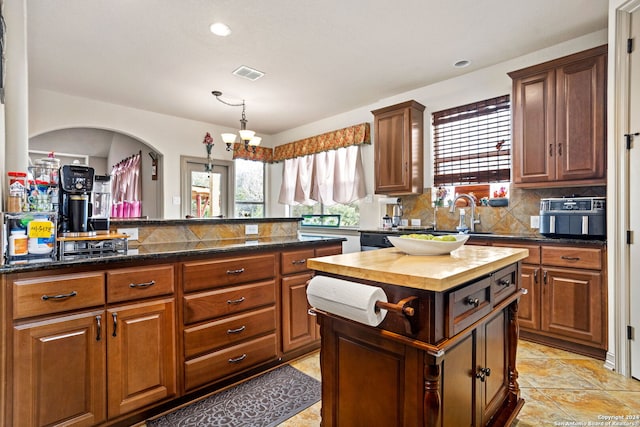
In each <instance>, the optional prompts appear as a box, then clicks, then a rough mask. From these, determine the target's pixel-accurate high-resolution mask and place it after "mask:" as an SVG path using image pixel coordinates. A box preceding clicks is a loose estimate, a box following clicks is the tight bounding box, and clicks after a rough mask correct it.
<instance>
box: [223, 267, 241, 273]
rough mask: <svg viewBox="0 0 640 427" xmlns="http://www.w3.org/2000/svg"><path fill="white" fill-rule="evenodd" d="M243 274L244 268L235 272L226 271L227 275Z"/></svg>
mask: <svg viewBox="0 0 640 427" xmlns="http://www.w3.org/2000/svg"><path fill="white" fill-rule="evenodd" d="M241 273H244V268H239V269H237V270H227V274H241Z"/></svg>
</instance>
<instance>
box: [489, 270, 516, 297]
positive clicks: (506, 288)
mask: <svg viewBox="0 0 640 427" xmlns="http://www.w3.org/2000/svg"><path fill="white" fill-rule="evenodd" d="M517 273H518V269H517V268H516V266H515V265H510V266H509V267H506V268H503V269H502V270H499V271H496V272H495V273H493V280H492V281H491V294H492V295H493V304H494V305H495V304H498V303H499V302H500V301H502V300H504V299H505V298H507V297H508V296H509V295H512V294H514V293H515V291H516V290H518V277H517Z"/></svg>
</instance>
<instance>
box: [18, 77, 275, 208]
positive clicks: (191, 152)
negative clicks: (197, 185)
mask: <svg viewBox="0 0 640 427" xmlns="http://www.w3.org/2000/svg"><path fill="white" fill-rule="evenodd" d="M212 102H215V99H212ZM69 128H97V129H106V130H112V131H116V132H119V133H122V134H124V135H127V136H129V137H131V138H133V139H136V140H139V141H142V142H143V143H144V144H146V145H147V146H148V147H150V148H152V149H153V150H154V151H156V152H158V153H162V155H163V156H162V161H161V163H160V165H159V167H160V170H161V172H162V173H163V178H164V181H163V183H164V191H163V193H162V194H163V196H164V197H163V198H164V200H163V202H162V207H163V210H164V212H163V216H164V217H165V218H170V219H176V218H180V203H179V198H180V155H186V156H194V157H201V158H203V159H204V158H205V157H206V152H205V150H204V148H203V146H202V139H203V138H204V135H205V133H207V132H210V133H211V135H213V137H214V141H215V146H214V147H213V152H212V154H213V157H214V158H216V159H222V160H232V153H231V152H228V151H226V150H225V147H224V144H223V143H222V141H221V140H220V137H219V135H220V134H221V133H224V132H232V133H233V132H236V130H237V129H233V128H228V127H222V126H218V125H213V124H210V123H204V122H198V121H195V120H187V119H183V118H180V117H173V116H167V115H164V114H158V113H154V112H150V111H143V110H138V109H135V108H129V107H123V106H120V105H115V104H109V103H106V102H101V101H97V100H91V99H86V98H80V97H75V96H70V95H65V94H61V93H57V92H52V91H48V90H44V89H37V88H31V89H30V91H29V136H30V137H32V136H35V135H40V134H43V133H46V132H49V131H53V130H59V129H69ZM262 141H263V144H265V145H266V146H270V137H269V136H268V135H265V136H264V137H263V139H262ZM146 156H147V158H148V155H146ZM174 197H177V198H178V199H177V200H176V202H177V203H175V204H174Z"/></svg>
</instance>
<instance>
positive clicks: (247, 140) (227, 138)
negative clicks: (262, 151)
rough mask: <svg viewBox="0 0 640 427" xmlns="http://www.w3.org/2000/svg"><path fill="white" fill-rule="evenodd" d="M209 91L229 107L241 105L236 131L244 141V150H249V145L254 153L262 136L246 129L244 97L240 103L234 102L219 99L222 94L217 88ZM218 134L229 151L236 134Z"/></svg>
mask: <svg viewBox="0 0 640 427" xmlns="http://www.w3.org/2000/svg"><path fill="white" fill-rule="evenodd" d="M211 93H212V94H213V96H215V97H216V99H217V100H218V101H220V102H222V103H223V104H225V105H228V106H230V107H242V117H241V118H240V130H239V131H238V133H239V134H240V140H241V141H242V142H244V148H245V150H249V147H251V148H252V150H253V152H254V153H255V151H256V147H257V146H258V145H260V142H261V141H262V138H260V137H259V136H256V133H255V132H254V131H252V130H249V129H247V115H246V113H245V110H246V105H245V102H244V99H243V100H242V103H239V104H234V103H231V102H227V101H225V100H224V99H221V98H220V97H221V96H222V92H220V91H219V90H214V91H212V92H211ZM220 136H221V137H222V140H223V141H224V143H225V144H227V151H231V149H232V146H233V143H234V142H236V137H237V135H236V134H235V133H223V134H222V135H220Z"/></svg>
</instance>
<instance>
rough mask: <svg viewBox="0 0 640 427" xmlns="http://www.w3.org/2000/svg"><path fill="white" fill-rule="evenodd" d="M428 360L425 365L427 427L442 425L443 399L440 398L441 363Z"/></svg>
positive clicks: (424, 408) (424, 414) (425, 421)
mask: <svg viewBox="0 0 640 427" xmlns="http://www.w3.org/2000/svg"><path fill="white" fill-rule="evenodd" d="M432 363H434V362H433V361H431V363H429V362H427V363H425V367H424V406H423V411H424V413H423V417H424V425H425V427H436V426H439V425H440V415H441V410H442V401H441V398H440V373H441V372H440V364H432Z"/></svg>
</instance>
